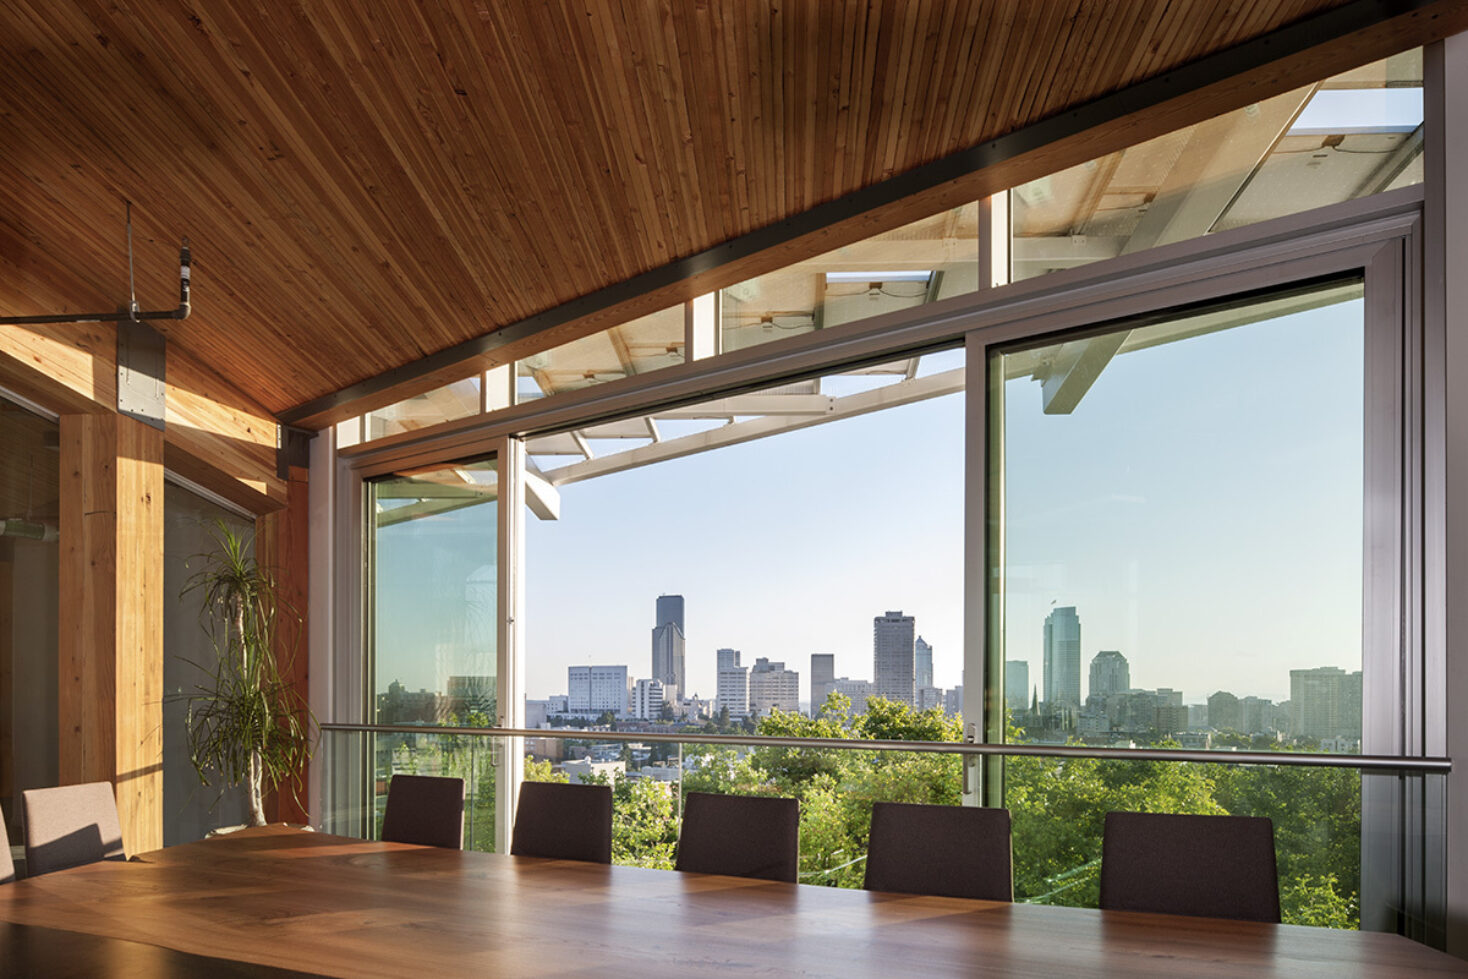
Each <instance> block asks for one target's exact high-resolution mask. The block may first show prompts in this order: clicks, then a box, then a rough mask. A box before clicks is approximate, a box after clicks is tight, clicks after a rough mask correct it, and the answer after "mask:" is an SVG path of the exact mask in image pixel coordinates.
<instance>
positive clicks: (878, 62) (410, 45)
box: [0, 0, 1341, 413]
mask: <svg viewBox="0 0 1468 979" xmlns="http://www.w3.org/2000/svg"><path fill="white" fill-rule="evenodd" d="M1340 5H1341V2H1340V0H1269V2H1264V0H1255V2H1248V0H1240V2H1234V3H1228V4H1217V3H1215V2H1214V0H1172V2H1144V0H1114V2H1107V3H1095V2H1088V0H1034V2H1027V3H1019V2H1013V3H1010V2H986V3H980V2H960V0H955V2H939V0H911V2H887V3H882V2H875V0H844V2H838V0H821V2H816V0H808V2H794V3H788V4H783V5H781V4H763V3H754V2H750V3H743V2H740V3H722V2H711V0H661V2H655V0H635V2H633V0H629V2H625V3H610V2H607V3H574V2H559V3H556V2H552V3H544V2H537V3H531V2H523V3H522V2H497V0H493V2H492V0H452V2H450V0H445V2H440V3H434V2H427V0H425V2H414V3H410V2H391V3H376V4H369V3H361V2H358V0H297V2H292V3H275V2H270V0H210V2H209V3H207V4H193V3H187V2H182V0H64V2H63V0H8V2H7V3H6V4H4V5H3V7H0V52H3V57H0V118H3V120H4V138H3V144H0V315H20V314H25V313H55V312H60V311H63V310H87V309H110V308H115V307H117V306H118V305H119V304H120V303H123V302H125V301H126V298H127V277H126V276H127V262H126V254H125V250H124V239H123V227H122V216H123V201H124V200H125V199H126V200H131V201H132V202H133V215H134V221H135V224H136V228H137V230H136V244H137V277H138V294H139V299H140V301H141V302H142V303H143V305H144V306H145V307H150V306H152V307H158V306H163V307H167V306H171V305H172V304H173V296H174V294H175V289H176V272H175V268H174V256H175V254H176V249H177V243H178V239H179V238H180V237H181V236H184V235H187V236H189V237H190V238H191V239H192V242H193V247H194V256H195V273H194V281H195V293H194V297H195V314H194V315H193V316H192V317H191V318H190V319H188V320H187V321H183V322H171V323H164V324H160V327H161V328H162V329H163V330H164V331H165V332H166V333H167V335H168V337H169V340H170V342H171V343H172V344H174V345H175V346H177V347H180V348H184V349H186V350H188V351H189V352H191V353H193V354H195V355H197V356H198V357H200V358H202V359H203V360H205V361H206V362H208V363H210V364H212V365H213V366H214V367H215V369H216V370H218V371H219V372H220V373H221V374H222V375H224V376H225V377H227V378H228V379H229V380H231V381H232V382H233V383H234V384H235V385H237V386H238V387H239V388H240V389H241V390H242V391H243V392H244V393H246V394H248V395H250V396H252V397H253V398H255V399H256V400H258V401H259V402H260V403H261V404H262V405H263V406H265V407H266V408H267V409H269V410H270V411H272V412H276V413H280V412H283V411H286V410H287V409H290V408H291V407H293V406H296V405H299V404H301V403H303V402H307V401H310V400H312V399H315V398H318V397H321V396H323V395H327V394H329V393H331V392H334V391H337V390H340V389H342V388H343V387H346V386H348V385H350V384H353V383H354V382H358V381H361V380H362V379H364V378H370V377H373V376H375V375H378V374H380V373H382V372H384V371H388V370H389V369H392V368H395V367H398V366H399V365H403V364H405V363H408V362H412V361H414V360H417V359H418V358H421V357H423V356H424V355H426V354H429V353H432V352H434V351H438V350H441V349H443V348H446V347H449V346H451V345H453V344H456V343H459V342H462V341H464V340H467V339H469V338H472V337H477V336H481V335H484V334H486V333H489V332H490V331H493V330H495V329H496V328H498V327H501V326H503V325H505V324H509V323H514V322H516V321H518V320H521V319H523V318H525V317H527V316H530V315H532V314H535V313H537V312H540V311H542V310H546V309H548V308H551V307H555V306H557V305H559V304H563V303H566V302H568V301H569V300H572V299H574V298H576V297H578V296H583V295H586V294H588V293H591V292H594V291H595V290H597V289H600V288H603V287H605V286H608V285H610V284H613V283H617V282H620V281H623V280H625V279H628V278H630V277H632V276H634V275H636V274H638V273H641V272H645V271H647V270H649V269H654V268H657V267H659V266H662V265H664V264H667V263H669V262H672V261H675V260H677V259H679V258H681V257H684V256H688V255H692V254H695V253H697V252H700V251H702V250H704V249H707V248H710V247H712V246H714V245H717V244H718V243H720V242H723V241H727V240H729V239H732V238H735V237H737V236H739V235H743V234H746V233H748V232H750V231H753V230H755V229H758V228H761V227H764V226H766V225H770V224H772V223H774V222H777V221H780V220H781V219H783V218H786V217H788V216H790V215H794V214H798V213H800V212H802V211H804V210H806V209H809V208H811V207H813V206H815V205H817V204H820V203H822V202H826V201H830V200H833V199H835V198H838V197H841V196H842V195H844V194H847V193H850V192H852V191H854V190H857V189H859V188H862V187H865V186H868V185H871V184H873V183H875V182H878V181H881V180H883V179H885V178H887V177H890V176H892V175H893V174H897V173H900V172H902V171H904V170H908V169H910V168H912V167H915V166H918V165H920V164H923V163H926V162H929V161H932V160H935V159H938V158H940V157H943V156H945V155H947V154H950V153H953V152H955V151H957V150H961V149H963V148H966V147H969V146H973V145H976V144H978V143H981V142H983V141H985V140H988V139H991V138H993V137H995V136H998V135H1002V134H1005V133H1008V132H1012V131H1014V130H1016V129H1018V128H1020V127H1023V126H1025V125H1028V124H1031V123H1033V122H1035V121H1037V120H1040V119H1044V118H1046V117H1049V116H1053V115H1055V114H1056V113H1058V112H1060V111H1061V110H1064V109H1066V108H1068V107H1072V106H1076V105H1080V104H1083V103H1085V102H1088V101H1090V100H1093V99H1096V98H1098V97H1100V96H1102V95H1105V94H1106V93H1109V92H1113V91H1116V90H1118V89H1121V88H1124V87H1126V86H1128V85H1132V84H1134V83H1137V82H1139V81H1141V80H1144V79H1147V78H1150V77H1153V76H1156V75H1158V74H1159V73H1162V72H1166V71H1168V70H1171V69H1173V68H1176V67H1177V66H1179V65H1184V64H1186V63H1188V62H1191V61H1194V60H1196V59H1198V58H1200V57H1202V56H1204V55H1207V54H1210V53H1213V52H1217V51H1220V50H1223V49H1226V48H1229V47H1230V46H1233V45H1236V44H1239V43H1241V42H1244V41H1247V40H1249V39H1251V38H1255V37H1258V36H1260V35H1263V34H1266V33H1268V32H1271V31H1274V30H1276V29H1278V28H1280V27H1282V26H1284V25H1288V24H1290V23H1293V22H1296V21H1298V20H1300V19H1301V18H1305V17H1309V16H1312V15H1315V14H1318V13H1319V12H1321V11H1323V10H1326V9H1328V8H1333V7H1337V6H1340Z"/></svg>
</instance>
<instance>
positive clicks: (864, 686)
mask: <svg viewBox="0 0 1468 979" xmlns="http://www.w3.org/2000/svg"><path fill="white" fill-rule="evenodd" d="M835 688H836V692H837V693H839V694H840V695H841V696H843V697H845V698H846V699H847V700H849V701H851V712H852V713H853V714H865V713H866V712H867V700H868V699H869V698H870V697H871V696H872V681H870V680H851V679H848V678H846V677H844V676H842V677H837V678H836V681H835Z"/></svg>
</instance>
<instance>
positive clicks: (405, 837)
mask: <svg viewBox="0 0 1468 979" xmlns="http://www.w3.org/2000/svg"><path fill="white" fill-rule="evenodd" d="M382 838H383V840H384V841H386V842H389V843H416V844H418V845H419V846H441V847H443V848H444V849H446V850H462V849H463V848H464V780H463V779H461V778H445V777H442V776H438V775H394V776H393V777H392V781H391V782H389V783H388V785H387V811H386V812H385V813H383V815H382Z"/></svg>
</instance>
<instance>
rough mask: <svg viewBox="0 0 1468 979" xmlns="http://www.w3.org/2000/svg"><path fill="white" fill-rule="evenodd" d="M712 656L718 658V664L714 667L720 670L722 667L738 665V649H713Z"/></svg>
mask: <svg viewBox="0 0 1468 979" xmlns="http://www.w3.org/2000/svg"><path fill="white" fill-rule="evenodd" d="M714 656H716V657H717V658H718V664H717V666H716V667H715V669H720V670H722V669H727V668H728V667H731V666H738V665H739V650H737V649H719V650H715V652H714Z"/></svg>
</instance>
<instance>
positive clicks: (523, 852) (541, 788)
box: [510, 782, 612, 863]
mask: <svg viewBox="0 0 1468 979" xmlns="http://www.w3.org/2000/svg"><path fill="white" fill-rule="evenodd" d="M510 853H511V854H512V855H513V856H517V857H550V858H552V859H555V860H585V861H587V862H589V863H611V862H612V789H611V786H609V785H571V784H568V783H565V782H521V783H520V800H519V803H518V804H517V805H516V807H515V828H514V831H513V832H512V833H511V835H510Z"/></svg>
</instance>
